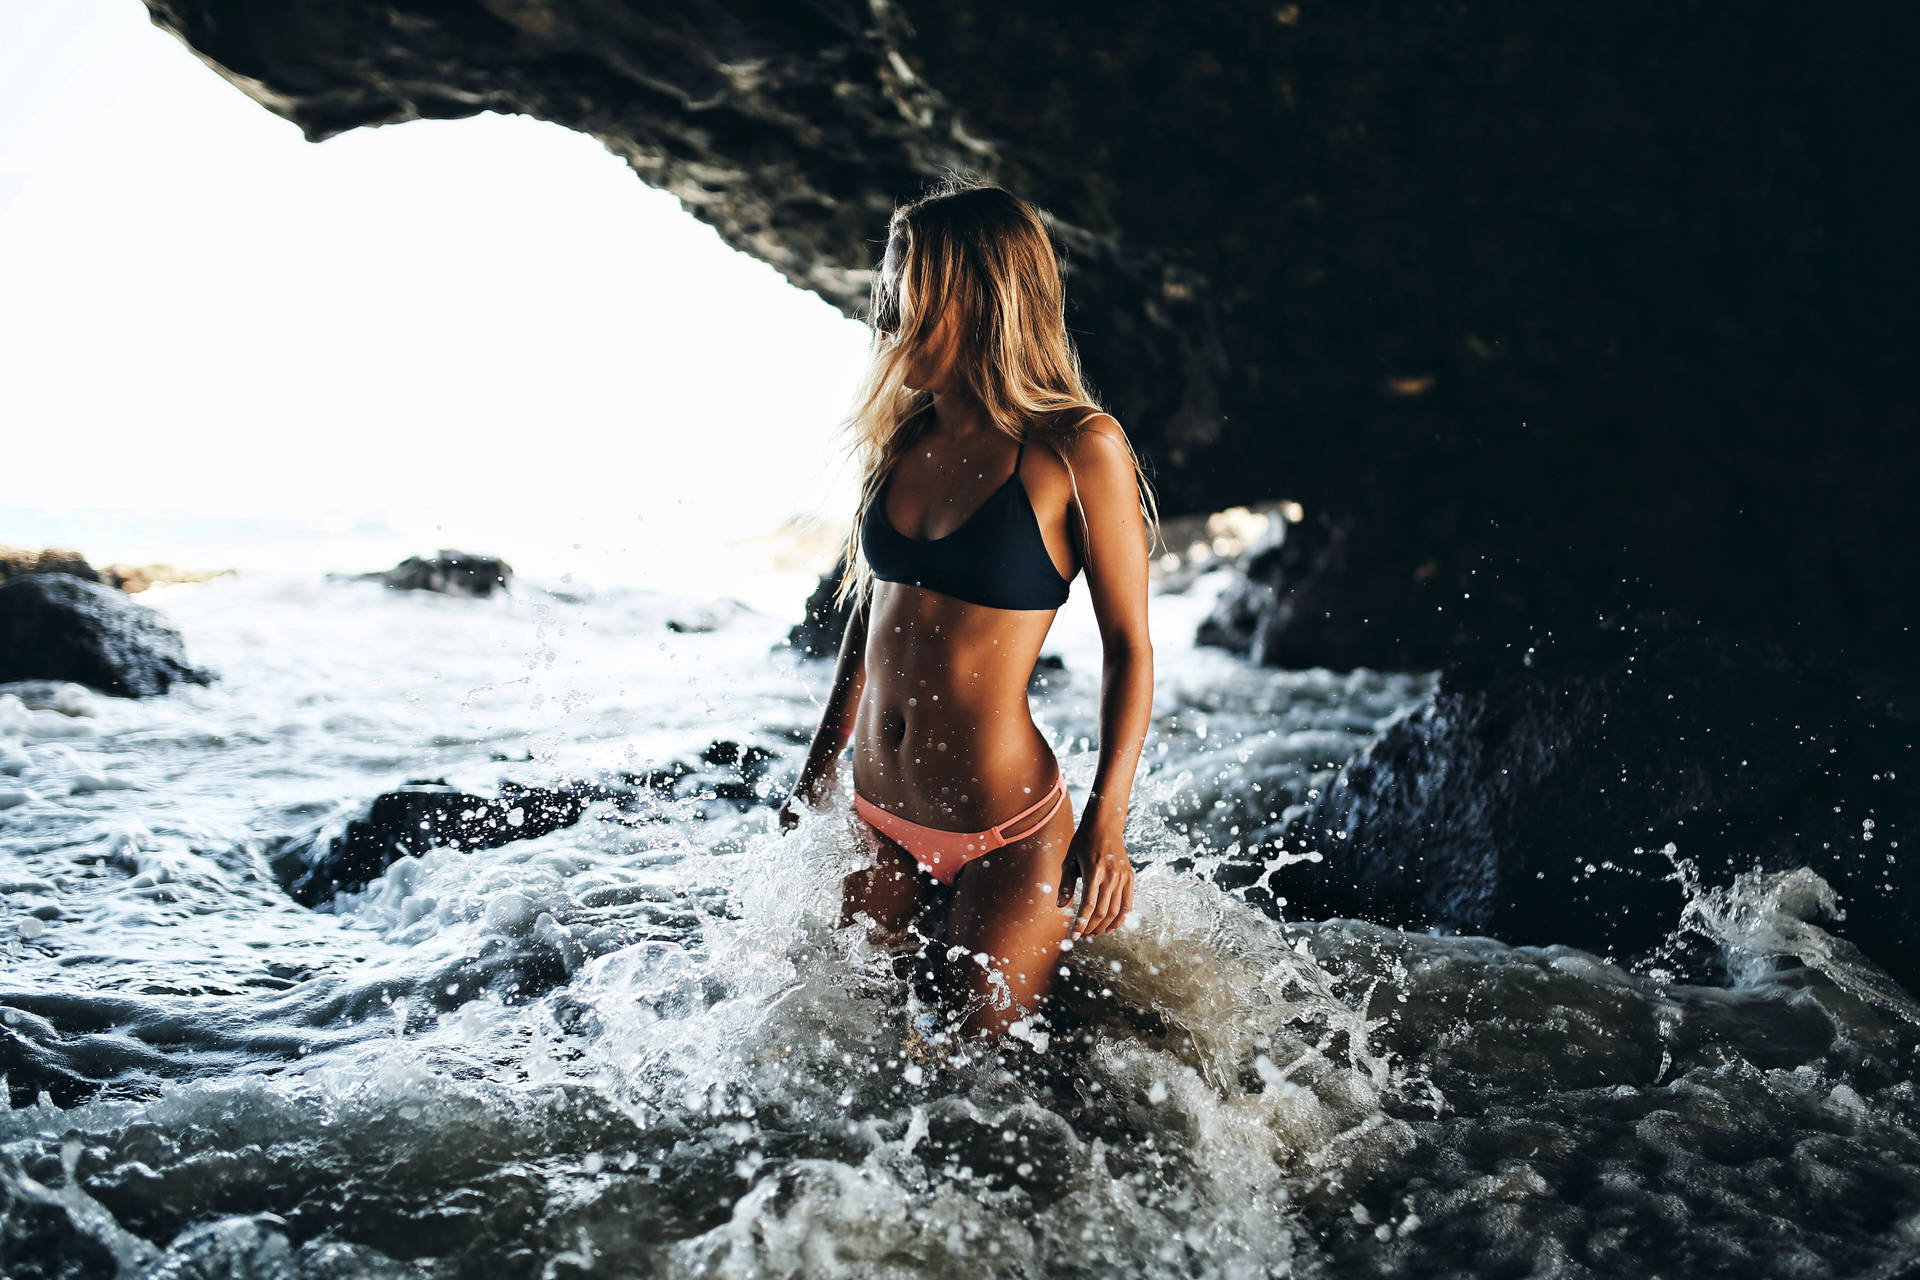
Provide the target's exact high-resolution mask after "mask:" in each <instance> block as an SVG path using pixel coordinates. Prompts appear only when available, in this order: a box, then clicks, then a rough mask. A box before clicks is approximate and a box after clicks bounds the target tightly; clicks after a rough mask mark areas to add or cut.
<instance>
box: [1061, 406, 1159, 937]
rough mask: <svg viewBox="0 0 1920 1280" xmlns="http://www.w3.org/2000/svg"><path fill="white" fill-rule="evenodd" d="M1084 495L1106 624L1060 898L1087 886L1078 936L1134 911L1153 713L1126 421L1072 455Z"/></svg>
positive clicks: (1141, 537)
mask: <svg viewBox="0 0 1920 1280" xmlns="http://www.w3.org/2000/svg"><path fill="white" fill-rule="evenodd" d="M1067 457H1068V460H1069V461H1070V462H1072V464H1073V472H1074V483H1075V485H1076V487H1077V488H1078V489H1079V493H1080V511H1081V514H1083V515H1084V516H1085V517H1086V527H1085V529H1084V530H1082V529H1081V527H1080V523H1079V521H1078V520H1077V519H1075V518H1074V513H1073V512H1072V510H1071V509H1069V512H1068V519H1069V524H1070V525H1071V526H1072V528H1073V531H1074V532H1075V533H1076V534H1079V535H1080V539H1081V542H1082V544H1083V545H1082V547H1081V552H1082V559H1083V561H1084V563H1085V565H1086V574H1087V586H1088V588H1089V590H1090V591H1091V592H1092V595H1093V612H1094V617H1095V618H1096V619H1097V620H1098V622H1099V624H1100V643H1101V647H1102V650H1103V652H1104V658H1103V660H1102V663H1101V672H1100V762H1099V764H1098V766H1097V767H1096V768H1095V771H1094V775H1093V790H1092V792H1091V793H1090V794H1089V795H1088V797H1087V804H1086V808H1085V809H1084V810H1083V811H1082V812H1081V815H1080V825H1079V826H1078V828H1077V829H1076V830H1075V831H1074V833H1073V845H1072V847H1071V849H1070V850H1069V852H1068V855H1067V874H1066V876H1065V877H1064V880H1065V883H1063V884H1062V885H1061V886H1060V905H1061V906H1065V905H1066V904H1067V903H1068V902H1070V901H1072V898H1073V886H1074V881H1075V880H1076V879H1079V880H1082V881H1083V882H1084V885H1085V890H1084V893H1083V894H1082V897H1081V901H1080V909H1079V911H1078V912H1076V913H1075V915H1074V919H1073V925H1072V936H1073V937H1074V938H1079V937H1080V936H1081V935H1083V934H1085V935H1088V936H1091V935H1093V934H1098V933H1106V932H1109V931H1110V930H1113V929H1116V928H1118V927H1119V925H1120V922H1121V921H1122V920H1124V919H1125V918H1126V915H1127V912H1129V911H1131V910H1132V909H1133V862H1132V860H1131V859H1129V858H1128V856H1127V848H1126V845H1125V844H1124V843H1123V842H1122V841H1121V831H1122V829H1123V828H1124V827H1125V826H1126V822H1127V805H1128V803H1129V800H1130V799H1131V796H1132V793H1133V773H1134V769H1135V768H1136V767H1137V766H1138V765H1139V763H1140V751H1141V748H1142V747H1143V746H1144V745H1145V742H1146V737H1147V725H1148V723H1149V721H1150V720H1151V718H1152V713H1153V643H1152V641H1151V640H1149V639H1148V636H1147V525H1146V519H1145V517H1144V516H1143V515H1142V514H1141V510H1140V490H1139V487H1138V482H1137V480H1136V479H1135V472H1134V464H1133V455H1132V451H1131V450H1129V449H1128V447H1127V440H1126V437H1125V436H1124V435H1123V434H1122V433H1121V430H1120V424H1119V423H1118V422H1115V421H1114V420H1113V419H1112V418H1111V417H1109V416H1107V415H1106V414H1101V415H1099V416H1098V417H1096V418H1094V419H1093V420H1092V422H1091V423H1090V424H1089V425H1088V427H1087V429H1086V430H1085V431H1083V432H1082V433H1081V435H1080V437H1079V438H1078V439H1077V440H1076V441H1075V442H1074V444H1073V446H1072V447H1071V448H1070V449H1069V451H1068V454H1067Z"/></svg>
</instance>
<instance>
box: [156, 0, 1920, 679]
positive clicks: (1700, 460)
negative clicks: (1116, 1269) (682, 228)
mask: <svg viewBox="0 0 1920 1280" xmlns="http://www.w3.org/2000/svg"><path fill="white" fill-rule="evenodd" d="M149 8H150V9H151V10H152V12H153V16H154V19H155V20H156V21H157V22H158V23H160V24H161V25H162V26H164V27H166V28H167V29H169V30H171V31H174V32H175V33H177V34H178V35H179V36H180V37H181V38H182V39H184V40H185V41H186V42H187V43H188V44H190V45H191V46H192V47H193V48H194V49H195V50H196V51H197V52H198V53H199V54H200V55H201V56H202V57H203V58H204V59H206V60H207V61H208V62H209V63H210V64H212V65H213V66H214V67H215V68H217V69H218V70H219V71H220V72H221V73H222V74H224V75H226V76H227V77H228V78H229V79H230V80H231V81H232V82H233V83H234V84H235V85H237V86H238V87H239V88H240V89H241V90H243V91H244V92H246V93H248V94H250V95H251V96H252V97H254V98H255V99H256V100H258V101H259V102H260V103H262V104H263V105H264V106H266V107H267V108H268V109H270V110H272V111H275V112H277V113H279V114H280V115H282V116H284V117H286V118H287V119H289V120H292V121H294V122H295V123H297V124H298V125H299V126H300V127H301V128H302V129H303V130H305V131H306V134H307V136H308V137H310V138H312V139H315V140H319V139H323V138H326V137H330V136H332V135H334V134H337V133H340V132H342V131H344V130H347V129H352V128H356V127H360V126H365V125H380V124H391V123H395V122H398V121H404V120H410V119H415V118H421V117H454V116H466V115H472V114H476V113H478V112H482V111H508V112H523V113H526V114H529V115H533V116H537V117H540V118H542V119H546V120H551V121H555V122H557V123H559V124H562V125H565V126H567V127H569V128H573V129H578V130H581V131H584V132H586V133H589V134H592V135H593V136H595V137H597V138H599V139H601V140H602V141H603V142H605V143H606V145H607V146H608V147H610V148H611V149H612V150H613V151H614V152H616V153H617V154H619V155H620V156H622V157H623V158H625V159H626V160H627V161H628V163H629V164H631V165H632V167H633V169H634V170H635V172H636V173H637V174H638V175H639V176H640V177H641V178H642V179H643V180H645V181H646V182H648V183H651V184H653V185H655V186H657V187H660V188H663V189H665V190H667V191H670V192H672V193H674V194H675V195H676V196H678V197H679V198H680V200H681V201H682V202H683V203H684V204H685V206H686V207H687V208H688V209H689V210H690V211H691V212H693V213H694V214H695V215H696V216H698V217H700V218H702V219H704V220H706V221H707V222H709V223H711V224H712V225H713V226H715V227H716V228H717V229H718V230H719V232H720V234H721V235H722V236H723V237H724V238H725V239H726V240H727V241H728V242H729V243H730V244H732V245H734V246H735V247H737V248H739V249H741V250H743V251H745V252H748V253H751V254H754V255H755V256H757V257H760V258H762V259H764V260H766V261H767V262H769V263H771V264H773V265H774V266H775V267H776V268H778V269H779V270H780V271H782V272H783V273H784V274H785V275H786V276H787V277H788V278H789V279H791V280H792V281H794V282H795V283H796V284H798V285H801V286H802V287H805V288H808V289H812V290H814V291H815V292H817V293H819V294H820V295H822V296H823V297H825V298H827V299H829V300H830V301H832V302H833V303H835V304H836V305H838V306H839V307H841V308H842V309H843V310H844V311H846V312H847V313H848V314H850V315H854V314H859V313H860V312H861V311H862V309H863V299H864V296H865V294H866V291H867V289H868V284H869V274H868V272H869V269H870V267H871V264H872V260H873V256H874V251H875V248H876V239H877V237H878V235H879V233H880V231H881V229H882V227H883V225H884V221H885V218H886V215H887V212H888V210H889V209H890V208H891V207H892V206H893V204H894V203H895V202H896V201H898V200H900V199H902V198H905V197H908V196H911V195H913V194H914V193H915V192H916V191H918V190H919V189H920V188H921V186H922V184H923V183H924V182H925V181H926V180H927V179H928V178H929V177H931V176H933V175H934V174H935V173H936V172H937V171H938V170H940V169H941V168H943V167H947V166H954V167H962V168H966V169H970V170H971V171H973V172H976V173H978V174H980V175H981V176H984V177H987V178H990V179H994V180H998V181H1002V182H1005V183H1007V184H1008V185H1010V186H1012V187H1013V188H1014V189H1016V190H1018V191H1020V192H1022V193H1024V194H1025V195H1027V196H1029V197H1030V198H1031V199H1033V200H1034V201H1036V202H1037V203H1039V204H1040V205H1042V206H1044V207H1045V208H1047V209H1049V210H1050V211H1051V213H1052V215H1053V216H1054V219H1055V226H1056V230H1057V234H1058V238H1059V241H1060V243H1061V245H1062V247H1063V249H1064V250H1065V252H1066V255H1067V260H1068V267H1069V274H1070V280H1069V293H1070V298H1071V303H1070V306H1071V308H1072V314H1071V316H1070V323H1071V324H1072V326H1073V328H1074V330H1075V334H1076V337H1077V339H1078V341H1079V343H1080V346H1081V349H1082V352H1083V355H1084V357H1085V361H1086V365H1087V368H1088V371H1089V373H1090V376H1091V377H1092V380H1093V381H1094V383H1095V384H1096V386H1097V387H1098V388H1099V390H1100V391H1101V392H1102V393H1103V394H1104V395H1105V397H1106V398H1107V399H1108V401H1109V402H1110V404H1111V405H1112V407H1113V408H1114V409H1115V411H1116V412H1117V413H1118V415H1119V416H1120V417H1121V420H1122V421H1123V422H1124V423H1125V424H1126V425H1127V426H1128V427H1129V429H1130V430H1131V432H1132V433H1133V435H1134V437H1135V439H1136V441H1137V442H1138V443H1139V445H1140V446H1141V449H1142V451H1143V453H1144V455H1145V456H1146V457H1147V458H1148V459H1149V460H1150V461H1151V462H1152V464H1153V465H1154V466H1155V468H1156V470H1157V478H1158V483H1159V486H1160V490H1161V493H1162V496H1163V498H1164V499H1165V500H1166V503H1167V507H1168V510H1170V511H1181V510H1203V509H1213V508H1219V507H1223V506H1227V505H1231V504H1234V503H1241V502H1248V501H1253V500H1260V499H1266V498H1273V497H1286V498H1292V499H1297V500H1299V501H1300V502H1301V503H1302V504H1303V505H1304V507H1305V510H1306V512H1307V514H1308V516H1309V518H1310V519H1323V520H1325V521H1326V522H1327V525H1328V527H1330V528H1332V529H1341V530H1346V531H1347V533H1346V535H1345V545H1346V552H1345V553H1344V554H1343V556H1342V557H1341V558H1340V559H1339V563H1338V564H1337V566H1336V565H1327V566H1324V567H1322V568H1319V569H1317V570H1314V572H1317V573H1319V574H1321V575H1323V576H1324V580H1322V581H1319V582H1316V583H1315V584H1313V588H1312V595H1313V599H1314V604H1315V605H1316V606H1324V608H1325V609H1326V610H1328V611H1330V612H1332V613H1333V614H1334V615H1335V617H1336V623H1337V620H1338V617H1339V616H1340V615H1342V614H1345V615H1348V616H1350V617H1357V616H1364V617H1367V618H1369V619H1370V625H1371V626H1372V627H1373V628H1375V629H1384V630H1387V631H1389V632H1403V633H1404V636H1403V638H1402V642H1401V643H1402V647H1403V648H1404V649H1405V650H1406V660H1407V661H1409V662H1414V663H1418V664H1423V665H1428V666H1432V665H1437V664H1438V663H1439V662H1440V661H1442V660H1444V659H1445V658H1446V657H1447V656H1449V653H1450V648H1449V646H1450V645H1451V643H1452V639H1453V633H1452V631H1451V630H1449V631H1448V632H1447V633H1445V634H1442V635H1437V636H1427V635H1426V634H1425V626H1424V624H1425V622H1426V620H1427V617H1428V616H1429V615H1430V614H1431V613H1433V612H1434V611H1435V610H1438V611H1440V612H1441V613H1443V614H1445V613H1447V612H1449V611H1451V609H1452V608H1453V607H1454V606H1455V605H1456V604H1460V603H1464V602H1465V601H1467V600H1478V599H1481V598H1483V596H1486V595H1489V594H1493V593H1498V594H1499V595H1501V596H1503V597H1510V598H1512V600H1513V601H1514V603H1515V605H1516V607H1515V608H1514V609H1511V610H1500V611H1498V613H1497V616H1494V617H1491V618H1490V619H1489V621H1495V622H1499V623H1501V624H1503V625H1511V624H1512V623H1513V622H1514V620H1515V619H1519V620H1521V624H1520V625H1521V626H1522V628H1523V629H1529V628H1530V629H1533V630H1535V631H1544V630H1549V629H1552V628H1553V627H1554V626H1556V625H1558V624H1560V623H1563V622H1567V621H1572V620H1577V619H1579V618H1582V617H1591V616H1592V614H1593V612H1594V611H1605V610H1608V609H1610V608H1612V607H1614V606H1615V605H1616V604H1646V605H1649V606H1652V607H1667V608H1673V607H1678V608H1680V609H1682V610H1683V611H1684V612H1685V613H1687V614H1688V615H1689V616H1698V617H1702V618H1703V619H1705V620H1707V621H1709V622H1726V623H1732V624H1737V625H1740V626H1742V627H1749V628H1757V629H1759V630H1763V631H1768V632H1771V633H1773V634H1776V635H1785V636H1788V637H1791V638H1795V639H1797V640H1800V641H1804V642H1808V643H1812V644H1816V645H1822V646H1826V647H1829V648H1833V647H1841V646H1844V647H1848V648H1853V647H1857V646H1863V645H1873V644H1880V643H1887V642H1892V641H1896V640H1897V641H1901V642H1904V641H1905V640H1906V639H1907V635H1906V633H1905V632H1903V631H1902V629H1901V628H1902V627H1904V626H1905V625H1907V624H1908V622H1909V621H1910V620H1911V616H1912V615H1911V605H1910V602H1909V599H1908V597H1909V596H1910V595H1911V593H1910V592H1909V591H1908V590H1907V589H1906V588H1907V587H1908V586H1909V585H1910V584H1911V583H1912V582H1913V581H1914V578H1915V574H1914V570H1915V568H1916V557H1917V556H1920V540H1916V539H1913V538H1910V537H1904V536H1902V531H1903V530H1904V528H1905V516H1904V509H1905V506H1906V501H1907V494H1908V493H1910V492H1911V491H1912V490H1913V488H1914V481H1915V479H1916V478H1920V475H1917V470H1920V463H1917V462H1916V456H1915V454H1916V451H1915V450H1914V449H1912V448H1911V447H1909V446H1908V445H1907V444H1906V443H1904V442H1905V440H1906V439H1907V433H1908V432H1909V431H1910V430H1911V423H1912V415H1911V413H1910V411H1909V410H1908V409H1907V408H1906V405H1907V402H1908V394H1907V388H1906V385H1905V383H1906V370H1907V367H1908V365H1909V363H1910V357H1909V355H1908V352H1907V344H1906V341H1905V339H1904V338H1902V337H1901V335H1902V334H1905V333H1910V332H1912V331H1914V330H1915V328H1916V327H1920V326H1916V324H1915V319H1916V317H1915V314H1914V312H1915V306H1916V297H1920V290H1916V289H1914V288H1913V284H1914V281H1915V278H1916V272H1915V269H1914V268H1915V248H1914V243H1915V242H1914V239H1913V237H1912V236H1911V235H1910V234H1909V228H1910V226H1911V225H1912V224H1913V223H1914V221H1915V217H1914V214H1915V209H1914V200H1913V194H1912V192H1911V190H1910V189H1909V188H1910V187H1911V184H1903V183H1899V182H1896V181H1892V180H1891V171H1890V170H1889V168H1888V165H1889V164H1891V163H1893V161H1892V160H1891V157H1895V156H1898V155H1901V154H1904V153H1905V149H1906V132H1907V122H1908V121H1909V120H1911V119H1912V118H1913V111H1912V106H1913V89H1912V82H1911V77H1910V76H1909V75H1908V73H1907V69H1906V66H1905V59H1904V53H1903V51H1904V50H1906V49H1910V48H1913V47H1915V46H1916V44H1917V43H1920V41H1916V40H1915V39H1914V36H1915V34H1916V31H1915V28H1916V26H1917V25H1920V11H1916V10H1910V9H1891V8H1886V7H1882V8H1881V9H1879V10H1876V11H1875V12H1874V13H1873V15H1872V17H1871V20H1869V17H1868V16H1867V15H1866V14H1865V13H1862V14H1859V15H1854V16H1850V17H1848V18H1846V19H1844V20H1841V19H1836V20H1835V21H1832V22H1819V23H1808V22H1806V21H1804V20H1803V18H1804V13H1803V11H1802V10H1801V9H1799V8H1796V7H1794V6H1790V5H1786V4H1779V3H1762V4H1760V5H1749V6H1742V7H1740V8H1738V9H1719V10H1690V11H1688V12H1687V14H1686V15H1684V17H1682V18H1676V17H1675V15H1674V14H1673V12H1672V11H1671V9H1670V8H1669V7H1666V6H1662V5H1658V4H1656V3H1653V0H1632V2H1630V3H1628V4H1625V5H1610V6H1603V7H1599V8H1595V7H1592V6H1587V7H1576V6H1564V5H1547V6H1535V7H1532V8H1525V7H1521V8H1515V7H1506V8H1500V9H1484V8H1471V7H1469V8H1460V7H1457V6H1456V7H1452V8H1437V9H1431V10H1423V11H1417V12H1416V11H1411V10H1406V9H1404V8H1395V9H1388V8H1385V7H1382V6H1379V5H1364V4H1363V5H1359V6H1353V5H1347V6H1334V7H1326V6H1313V5H1301V4H1277V5H1268V6H1248V5H1230V4H1217V3H1216V4H1201V5H1180V6H1168V5H1164V4H1159V3H1149V2H1148V0H1123V2H1122V3H1118V4H1115V5H1106V6H1095V7H1089V6H1078V5H1037V6H1036V5H1031V4H1022V3H1016V2H1015V0H967V2H966V3H959V4H944V5H937V4H932V3H927V2H926V0H913V2H911V3H904V4H903V3H895V2H894V0H872V2H871V3H859V2H858V0H823V2H822V3H818V4H811V5H804V6H793V7H786V8H760V9H754V10H750V11H743V10H740V9H738V8H737V7H734V6H726V5H720V4H716V3H713V2H712V0H666V2H665V3H655V4H644V5H643V4H640V3H637V2H636V0H434V2H433V3H427V2H426V0H400V2H399V3H392V2H390V0H380V2H379V3H375V2H374V0H329V3H326V4H319V3H312V2H302V3H292V4H287V3H274V2H271V0H149ZM1283 585H1284V586H1286V587H1288V588H1291V586H1292V585H1293V584H1292V583H1286V584H1283ZM1416 586H1417V587H1418V592H1419V594H1420V595H1421V596H1422V597H1423V606H1422V607H1423V608H1424V607H1425V605H1424V600H1425V599H1426V598H1431V601H1432V604H1433V606H1434V607H1433V609H1429V610H1426V612H1424V613H1421V612H1416V611H1413V610H1411V609H1409V610H1404V611H1400V612H1397V613H1394V614H1391V615H1387V616H1382V615H1381V614H1380V613H1379V612H1378V611H1377V609H1375V607H1374V605H1373V604H1372V603H1371V602H1373V601H1376V600H1381V599H1384V600H1386V601H1389V602H1393V601H1397V600H1399V599H1400V598H1401V597H1400V594H1399V593H1404V592H1408V591H1411V590H1412V589H1414V588H1415V587H1416ZM1370 609H1373V610H1374V611H1373V612H1371V613H1369V612H1367V611H1368V610H1370ZM1293 616H1295V617H1297V618H1301V619H1306V618H1308V617H1309V616H1310V614H1309V611H1307V610H1300V611H1296V612H1295V614H1294V615H1293ZM1356 625H1358V624H1354V623H1351V622H1349V623H1347V624H1345V625H1335V626H1333V627H1332V628H1330V629H1329V628H1327V627H1324V626H1322V625H1321V624H1320V623H1317V622H1316V623H1314V624H1313V625H1312V626H1311V627H1310V628H1308V632H1307V633H1306V634H1303V635H1302V636H1301V637H1300V639H1299V640H1297V641H1296V640H1294V639H1292V638H1290V637H1286V636H1278V637H1276V643H1277V651H1280V652H1286V653H1289V654H1294V655H1297V657H1298V659H1299V660H1303V661H1313V662H1330V663H1339V662H1342V661H1346V660H1348V656H1349V655H1348V654H1346V653H1345V652H1343V651H1341V650H1340V649H1338V648H1331V649H1329V648H1327V647H1326V645H1327V644H1330V643H1331V644H1337V643H1338V641H1339V638H1340V636H1341V635H1342V634H1343V633H1345V632H1348V631H1350V630H1351V629H1352V628H1353V627H1354V626H1356ZM1513 638H1514V637H1513V636H1511V635H1506V634H1498V633H1496V634H1493V635H1490V636H1489V635H1479V634H1473V635H1471V636H1470V637H1469V639H1470V641H1471V642H1472V643H1475V644H1484V643H1505V642H1506V641H1508V640H1511V639H1513Z"/></svg>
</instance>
